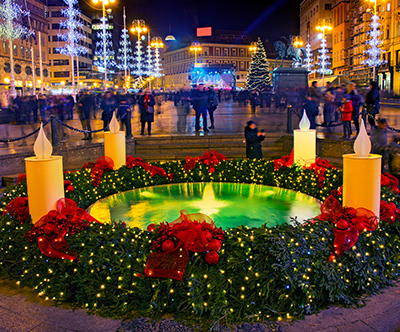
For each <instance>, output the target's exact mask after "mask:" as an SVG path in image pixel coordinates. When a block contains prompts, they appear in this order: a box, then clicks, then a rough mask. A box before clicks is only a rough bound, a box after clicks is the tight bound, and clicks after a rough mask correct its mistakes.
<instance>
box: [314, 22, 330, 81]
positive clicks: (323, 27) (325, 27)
mask: <svg viewBox="0 0 400 332" xmlns="http://www.w3.org/2000/svg"><path fill="white" fill-rule="evenodd" d="M316 29H317V30H318V31H321V32H322V38H321V49H319V50H318V52H319V53H321V55H320V56H319V57H318V58H319V59H320V62H319V66H320V68H319V69H318V70H317V71H318V72H320V73H321V74H322V88H324V86H325V82H324V80H325V71H326V67H327V66H328V65H329V61H328V59H329V56H327V55H326V53H328V52H329V51H328V50H327V48H326V38H325V35H326V33H327V32H329V31H331V30H332V29H333V26H332V20H331V19H330V18H323V19H320V20H319V21H318V25H317V27H316Z"/></svg>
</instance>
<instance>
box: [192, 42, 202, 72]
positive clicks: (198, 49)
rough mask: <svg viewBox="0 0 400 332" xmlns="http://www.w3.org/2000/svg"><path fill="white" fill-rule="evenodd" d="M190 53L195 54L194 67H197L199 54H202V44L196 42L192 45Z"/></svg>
mask: <svg viewBox="0 0 400 332" xmlns="http://www.w3.org/2000/svg"><path fill="white" fill-rule="evenodd" d="M189 50H190V52H194V66H195V67H196V65H197V52H201V47H200V43H199V42H198V41H195V42H193V43H192V46H191V47H190V48H189Z"/></svg>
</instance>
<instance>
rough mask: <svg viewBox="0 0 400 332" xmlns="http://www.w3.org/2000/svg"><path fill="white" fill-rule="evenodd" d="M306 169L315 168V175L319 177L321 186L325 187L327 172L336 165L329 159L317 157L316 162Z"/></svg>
mask: <svg viewBox="0 0 400 332" xmlns="http://www.w3.org/2000/svg"><path fill="white" fill-rule="evenodd" d="M306 169H310V170H313V171H314V173H315V176H316V177H317V179H318V183H319V187H320V188H323V187H325V184H324V181H325V172H326V170H327V169H335V167H334V166H332V165H331V164H330V163H329V161H328V160H327V159H320V158H317V159H316V160H315V162H314V163H312V164H311V165H310V166H309V167H306Z"/></svg>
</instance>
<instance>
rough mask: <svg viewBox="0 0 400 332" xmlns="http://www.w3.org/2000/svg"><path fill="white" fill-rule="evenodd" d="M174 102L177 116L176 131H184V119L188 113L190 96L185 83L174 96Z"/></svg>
mask: <svg viewBox="0 0 400 332" xmlns="http://www.w3.org/2000/svg"><path fill="white" fill-rule="evenodd" d="M174 104H175V107H176V114H177V116H178V122H177V124H176V125H177V128H178V133H185V132H186V119H187V116H188V115H189V113H190V97H189V91H188V87H187V86H186V85H184V86H183V88H182V89H181V90H180V91H178V92H177V93H176V95H175V96H174Z"/></svg>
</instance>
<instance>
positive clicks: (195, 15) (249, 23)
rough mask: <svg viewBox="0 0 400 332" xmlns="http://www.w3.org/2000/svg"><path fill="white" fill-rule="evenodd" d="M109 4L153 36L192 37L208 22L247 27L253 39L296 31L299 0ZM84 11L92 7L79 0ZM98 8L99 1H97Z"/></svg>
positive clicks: (227, 27) (150, 0) (119, 0)
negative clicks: (124, 10) (140, 22)
mask: <svg viewBox="0 0 400 332" xmlns="http://www.w3.org/2000/svg"><path fill="white" fill-rule="evenodd" d="M115 1H116V2H115V3H114V4H112V5H111V6H110V7H111V8H113V12H114V15H118V14H119V15H120V16H121V17H122V6H124V5H125V6H126V8H127V23H128V25H130V23H131V22H132V20H133V19H137V18H142V19H144V20H145V21H146V24H147V25H148V26H149V27H150V29H151V34H152V35H153V36H155V35H159V36H161V37H165V36H166V35H168V34H172V35H174V36H175V37H176V38H177V40H178V41H181V42H188V41H192V40H193V39H194V38H195V34H196V28H197V27H206V26H211V27H213V29H220V30H247V31H248V32H249V33H250V36H251V37H252V38H253V39H256V38H257V37H261V38H262V39H263V40H265V39H269V40H270V41H271V42H273V41H275V40H277V39H279V38H280V37H281V36H288V35H289V34H290V33H292V34H298V33H299V6H300V0H277V1H263V0H244V1H226V0H225V1H223V0H197V1H196V0H171V1H169V0H115ZM80 3H81V8H82V10H83V11H84V12H87V11H88V10H89V11H93V8H90V7H93V5H91V6H90V7H89V6H88V5H87V3H90V0H81V1H80ZM97 6H98V8H100V5H99V4H98V5H97Z"/></svg>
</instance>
